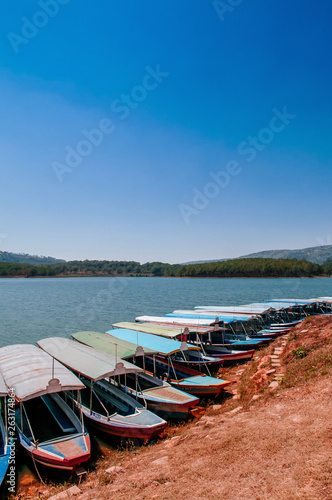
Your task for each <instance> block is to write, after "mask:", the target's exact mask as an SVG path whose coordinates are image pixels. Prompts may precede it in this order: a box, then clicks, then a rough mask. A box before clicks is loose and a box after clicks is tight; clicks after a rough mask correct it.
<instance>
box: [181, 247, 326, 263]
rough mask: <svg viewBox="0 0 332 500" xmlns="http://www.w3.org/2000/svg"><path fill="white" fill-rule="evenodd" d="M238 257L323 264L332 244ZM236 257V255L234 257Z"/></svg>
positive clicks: (221, 260) (265, 251) (217, 260)
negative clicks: (294, 260) (304, 260)
mask: <svg viewBox="0 0 332 500" xmlns="http://www.w3.org/2000/svg"><path fill="white" fill-rule="evenodd" d="M236 258H237V259H298V260H301V259H306V260H308V261H309V262H314V263H315V264H323V263H324V262H326V261H327V260H332V245H321V246H319V247H309V248H302V249H300V250H264V251H262V252H256V253H250V254H248V255H241V256H240V257H236ZM233 259H234V257H233ZM233 259H214V260H195V261H192V262H184V263H183V264H182V265H187V264H207V263H209V262H224V261H226V260H233Z"/></svg>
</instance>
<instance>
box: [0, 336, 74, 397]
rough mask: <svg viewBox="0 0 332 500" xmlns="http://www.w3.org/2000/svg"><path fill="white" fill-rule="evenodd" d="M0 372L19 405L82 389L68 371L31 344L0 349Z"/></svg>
mask: <svg viewBox="0 0 332 500" xmlns="http://www.w3.org/2000/svg"><path fill="white" fill-rule="evenodd" d="M0 369H1V372H2V375H3V378H4V380H5V382H6V385H7V387H8V388H10V389H13V392H14V393H15V396H16V398H17V399H18V400H19V401H27V400H29V399H33V398H36V397H38V396H43V395H45V394H50V393H54V392H61V391H70V390H77V389H83V388H84V385H83V384H82V382H81V381H80V380H79V379H78V378H77V377H76V376H75V375H74V374H73V373H71V371H69V370H68V369H67V368H66V367H64V366H63V365H61V364H60V363H58V362H57V361H55V360H54V359H53V358H52V357H51V356H49V355H48V354H47V353H46V352H43V351H42V350H41V349H38V347H36V346H34V345H31V344H14V345H9V346H6V347H2V348H0Z"/></svg>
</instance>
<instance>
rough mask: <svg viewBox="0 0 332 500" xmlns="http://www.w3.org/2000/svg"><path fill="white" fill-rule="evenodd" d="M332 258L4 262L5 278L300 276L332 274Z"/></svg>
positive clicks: (1, 272) (1, 270)
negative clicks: (189, 261) (38, 263)
mask: <svg viewBox="0 0 332 500" xmlns="http://www.w3.org/2000/svg"><path fill="white" fill-rule="evenodd" d="M331 274H332V260H329V261H327V262H325V263H324V264H321V265H320V264H315V263H313V262H309V261H307V260H305V259H301V260H298V259H266V258H250V259H232V260H227V261H221V262H207V263H199V264H184V265H182V264H166V263H163V262H147V263H145V264H140V263H139V262H135V261H129V262H128V261H106V260H104V261H98V260H84V261H78V260H77V261H70V262H63V263H57V264H43V265H31V264H26V263H19V262H0V276H2V277H6V276H7V277H11V276H18V277H26V278H33V277H38V276H40V277H43V276H45V277H47V276H49V277H66V276H115V277H116V276H165V277H191V278H259V277H260V278H268V277H271V278H282V277H286V278H296V277H311V276H330V275H331Z"/></svg>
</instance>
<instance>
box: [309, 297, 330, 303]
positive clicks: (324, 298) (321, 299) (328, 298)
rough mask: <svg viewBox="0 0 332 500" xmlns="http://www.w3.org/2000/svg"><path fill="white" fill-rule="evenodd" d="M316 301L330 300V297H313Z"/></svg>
mask: <svg viewBox="0 0 332 500" xmlns="http://www.w3.org/2000/svg"><path fill="white" fill-rule="evenodd" d="M313 300H316V301H317V302H332V297H318V299H313Z"/></svg>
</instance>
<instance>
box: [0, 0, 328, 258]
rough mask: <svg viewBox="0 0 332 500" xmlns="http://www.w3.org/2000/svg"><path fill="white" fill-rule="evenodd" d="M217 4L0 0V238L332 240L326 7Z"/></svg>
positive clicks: (149, 254) (132, 253) (20, 247)
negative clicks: (2, 1)
mask: <svg viewBox="0 0 332 500" xmlns="http://www.w3.org/2000/svg"><path fill="white" fill-rule="evenodd" d="M222 3H223V2H221V1H220V2H219V6H216V5H215V4H214V2H212V1H205V0H200V1H199V0H180V1H179V0H167V1H166V0H161V1H158V2H156V1H155V0H154V1H152V0H149V1H144V0H143V1H141V2H137V1H134V0H131V1H128V0H123V1H121V2H119V1H113V0H112V1H108V2H105V1H101V0H95V1H94V2H90V1H87V0H81V1H79V0H61V1H60V0H50V1H49V2H48V1H46V0H44V1H43V0H41V1H40V2H38V1H32V0H29V1H17V2H6V6H4V5H2V6H1V7H0V9H1V11H0V15H1V17H0V19H1V21H0V29H1V32H0V36H1V51H0V93H1V96H0V110H1V120H0V152H1V163H0V172H1V198H0V249H2V250H7V251H15V252H27V253H33V254H43V255H52V256H55V257H59V258H64V259H68V260H69V259H75V258H77V259H85V258H88V259H109V260H113V259H116V260H137V261H140V262H146V261H153V260H161V261H165V262H184V261H188V260H199V259H211V258H223V257H236V256H239V255H243V254H246V253H249V252H253V251H259V250H265V249H270V248H271V249H272V248H273V249H274V248H301V247H306V246H315V245H319V244H324V243H325V244H332V229H331V181H332V169H331V129H332V127H331V125H332V123H331V121H332V119H331V116H332V114H331V88H332V78H331V77H332V74H331V73H332V70H331V64H330V60H331V37H332V32H331V13H332V6H331V4H330V3H329V2H319V3H315V2H313V1H312V0H292V1H291V2H289V1H286V0H270V1H268V2H266V1H263V0H260V1H258V0H250V1H249V0H243V1H242V2H237V3H238V4H239V5H238V6H236V7H231V6H230V4H232V2H231V1H230V2H229V3H228V0H225V1H224V4H226V5H227V4H228V8H227V10H226V9H224V10H225V12H224V13H223V12H222V10H223V7H222V6H221V4H222ZM234 3H236V2H233V5H234ZM280 115H281V118H280ZM107 120H108V121H107ZM111 122H112V123H111ZM101 124H102V126H103V127H104V132H98V133H97V134H96V133H95V135H93V136H91V135H89V134H88V132H90V131H91V130H93V129H97V128H100V127H101ZM84 130H85V131H86V134H87V135H88V137H85V136H84V133H83V131H84ZM82 141H85V142H82ZM91 141H94V142H95V145H93V144H91ZM249 142H252V144H251V145H250V144H249ZM97 143H100V144H98V145H96V144H97ZM66 148H67V149H66ZM68 148H69V149H68ZM248 148H249V149H248ZM69 151H70V152H71V153H70V154H69V153H68V152H69ZM73 151H76V154H75V153H73ZM78 152H79V153H78ZM81 153H82V154H81ZM73 154H75V158H74V159H73ZM78 154H79V156H78ZM66 156H67V159H66ZM230 162H233V163H231V164H230ZM75 164H77V166H74V165H75ZM230 165H233V167H232V169H231V170H230ZM227 169H228V171H229V172H230V171H231V173H227V174H225V172H226V171H227ZM211 172H214V173H215V174H219V179H221V181H220V182H221V183H220V184H219V185H218V184H216V183H215V181H214V180H213V179H212V178H211ZM235 174H236V175H235ZM198 193H200V194H198ZM204 193H205V194H204Z"/></svg>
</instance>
